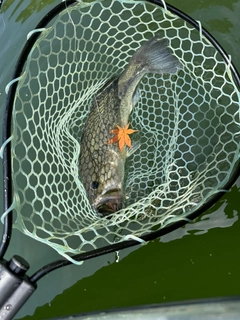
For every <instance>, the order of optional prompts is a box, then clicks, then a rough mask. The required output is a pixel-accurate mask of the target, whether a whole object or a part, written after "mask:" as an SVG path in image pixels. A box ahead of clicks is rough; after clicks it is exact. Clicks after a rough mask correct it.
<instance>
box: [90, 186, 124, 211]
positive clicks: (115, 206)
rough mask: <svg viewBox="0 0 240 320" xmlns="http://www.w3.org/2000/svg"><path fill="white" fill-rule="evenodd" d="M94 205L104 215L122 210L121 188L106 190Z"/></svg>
mask: <svg viewBox="0 0 240 320" xmlns="http://www.w3.org/2000/svg"><path fill="white" fill-rule="evenodd" d="M94 207H95V209H96V210H97V211H98V212H99V213H100V214H101V215H102V216H103V217H105V216H108V215H109V214H112V213H115V212H116V211H118V210H121V209H122V207H123V202H122V192H121V190H120V189H116V188H115V189H110V190H108V191H107V192H104V193H103V194H102V195H101V196H100V198H99V199H97V200H96V201H95V204H94Z"/></svg>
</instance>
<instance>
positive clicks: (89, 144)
mask: <svg viewBox="0 0 240 320" xmlns="http://www.w3.org/2000/svg"><path fill="white" fill-rule="evenodd" d="M180 67H181V64H180V62H179V60H178V59H177V57H176V56H174V55H173V54H172V53H171V51H170V49H169V48H168V40H167V39H160V38H159V37H158V36H155V37H153V38H151V39H150V40H148V41H147V42H146V43H145V44H143V45H142V46H141V47H140V48H139V49H138V50H137V51H136V52H135V54H134V55H133V56H132V58H131V59H130V61H129V64H128V66H127V67H126V69H125V70H124V71H123V72H122V74H120V75H119V76H118V77H116V78H114V79H111V80H110V81H109V82H108V83H106V84H105V85H104V87H103V88H101V90H100V91H99V92H98V93H97V95H96V97H95V98H94V101H93V105H92V107H91V110H90V113H89V116H88V118H87V121H86V123H85V125H84V128H83V131H82V136H81V141H80V156H79V165H80V178H81V180H82V183H83V185H84V187H85V189H86V193H87V196H88V199H89V201H90V203H91V205H92V207H93V209H95V210H96V211H98V212H99V213H100V214H101V215H103V216H106V215H108V214H110V213H113V212H116V211H118V210H120V209H121V208H122V207H123V205H124V191H123V189H124V186H123V183H124V167H125V160H126V157H127V154H128V148H127V147H126V146H125V144H124V142H125V143H126V145H128V146H129V147H131V142H130V138H129V137H128V134H130V133H132V132H133V130H132V131H131V130H130V129H129V128H128V118H129V115H130V113H131V111H132V109H133V107H134V105H135V104H136V103H137V102H138V100H139V98H140V93H139V89H138V84H139V82H140V81H141V79H142V77H143V76H144V75H145V74H146V73H158V74H163V73H164V74H165V73H176V72H177V70H178V68H180ZM124 130H125V131H124ZM114 134H115V137H114ZM120 135H121V136H120ZM115 142H118V143H115Z"/></svg>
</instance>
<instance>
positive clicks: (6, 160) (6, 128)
mask: <svg viewBox="0 0 240 320" xmlns="http://www.w3.org/2000/svg"><path fill="white" fill-rule="evenodd" d="M146 2H149V3H152V4H154V5H158V6H160V7H162V8H166V9H167V10H169V11H170V12H171V13H173V14H175V15H177V16H179V17H180V18H182V19H183V20H185V21H187V22H188V23H190V24H191V25H192V26H193V27H194V28H195V29H196V30H198V31H200V32H202V34H203V35H204V36H205V37H206V38H207V39H208V40H209V41H210V43H211V44H212V45H213V46H214V47H215V48H216V50H217V51H218V52H219V53H220V55H221V56H222V58H223V59H224V61H225V62H226V63H227V64H228V63H229V57H228V55H227V53H226V51H225V50H224V49H223V48H222V47H221V45H220V44H219V43H218V41H217V40H216V39H215V38H214V37H213V36H212V35H211V34H210V33H209V32H208V31H207V30H206V29H205V28H203V27H201V25H200V24H199V23H198V22H197V21H196V20H194V19H193V18H191V17H190V16H188V15H187V14H185V13H184V12H182V11H180V10H179V9H177V8H175V7H174V6H172V5H170V4H167V3H163V2H162V1H161V0H146ZM77 3H79V2H78V1H74V0H66V1H64V2H61V3H60V4H59V5H57V6H56V7H54V8H53V9H52V10H51V11H50V12H49V13H48V14H47V15H45V16H44V17H43V19H42V20H41V21H40V22H39V24H38V25H37V26H36V28H35V29H40V28H44V27H45V26H46V25H47V24H48V23H49V22H50V21H51V20H52V19H53V18H55V17H56V15H58V14H59V13H60V12H61V11H63V10H64V9H66V8H67V7H69V6H71V5H74V4H77ZM40 34H41V32H37V33H34V34H33V35H32V36H31V37H30V38H29V40H27V42H26V44H25V45H24V47H23V49H22V51H21V54H20V56H19V58H18V61H17V63H16V66H15V69H14V73H13V76H12V79H16V78H18V77H19V76H20V75H21V72H22V69H23V66H24V64H25V61H26V59H27V57H28V55H29V53H30V51H31V49H32V47H33V45H34V43H35V42H36V40H37V39H38V37H39V36H40ZM230 70H231V72H232V74H233V78H234V80H235V82H236V84H237V86H238V88H240V76H239V73H238V71H237V69H236V68H235V66H234V64H233V63H231V64H230ZM17 85H18V82H14V83H13V84H12V85H11V87H10V89H9V92H8V95H7V102H6V107H5V112H4V117H3V127H2V133H3V135H2V136H3V142H5V141H6V140H7V139H9V138H10V136H11V118H12V110H13V102H14V96H15V93H16V89H17ZM239 174H240V161H238V163H237V165H236V167H235V170H234V172H233V173H232V175H231V177H230V178H229V180H228V182H227V183H226V185H225V186H224V187H223V188H222V190H224V191H219V192H218V193H216V194H215V195H214V196H212V197H211V198H210V199H209V200H208V201H206V202H205V203H204V204H203V205H202V206H201V207H200V208H198V209H197V210H196V211H194V212H193V213H191V214H189V215H188V216H187V217H186V218H187V219H186V220H181V221H177V222H174V223H172V224H171V225H168V226H166V227H164V228H162V229H160V230H158V231H154V232H151V233H149V234H147V235H144V236H142V237H141V239H142V240H144V241H150V240H153V239H155V238H158V237H160V236H163V235H165V234H168V233H169V232H171V231H174V230H176V229H178V228H180V227H182V226H184V225H185V224H186V223H187V222H188V221H187V220H193V219H195V218H196V217H198V216H199V215H201V214H202V213H203V212H205V211H206V210H207V209H209V208H210V207H211V206H212V205H213V204H215V203H216V202H217V201H218V200H219V199H220V198H221V197H222V196H223V195H224V194H225V193H226V191H227V190H229V189H230V188H231V186H232V185H233V184H234V182H235V181H236V179H237V178H238V176H239ZM11 177H12V172H11V142H9V143H7V145H6V147H5V148H4V151H3V190H4V195H3V199H4V211H7V210H8V209H9V207H10V206H11V204H12V181H11ZM12 221H13V217H12V212H9V213H8V215H7V216H6V217H5V219H4V230H3V236H2V241H1V243H0V258H2V257H3V256H4V254H5V252H6V250H7V247H8V245H9V242H10V239H11V233H12ZM138 244H139V242H138V241H134V240H130V241H123V242H121V243H116V244H114V245H109V246H106V247H103V248H100V249H96V250H92V251H90V252H86V253H81V254H78V255H74V256H72V258H73V259H75V260H76V261H84V260H88V259H91V258H94V257H98V256H100V255H104V254H107V253H111V252H114V251H119V250H121V249H125V248H129V247H132V246H134V245H138ZM69 264H72V262H71V261H69V260H64V259H63V260H59V261H56V262H53V263H51V264H49V265H47V266H44V267H43V268H41V269H40V270H39V271H37V272H36V273H35V274H34V275H33V276H32V277H31V281H32V282H36V281H38V280H39V279H40V278H42V277H43V276H44V275H45V274H47V273H49V272H51V271H53V270H55V269H57V268H60V267H63V266H66V265H69Z"/></svg>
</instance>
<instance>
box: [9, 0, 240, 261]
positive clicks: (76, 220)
mask: <svg viewBox="0 0 240 320" xmlns="http://www.w3.org/2000/svg"><path fill="white" fill-rule="evenodd" d="M199 27H200V31H197V30H196V29H195V28H194V27H193V26H191V25H190V24H189V23H188V22H186V21H185V20H183V19H181V18H179V17H178V16H176V15H174V14H172V13H170V12H169V11H168V10H166V8H161V7H160V6H157V5H154V4H151V3H149V2H146V1H129V0H121V1H109V0H107V1H93V2H82V1H79V3H77V4H74V5H73V6H70V7H68V8H66V9H65V10H63V11H62V12H61V13H60V14H59V15H58V16H57V17H56V18H54V19H53V20H52V21H51V23H49V24H48V25H47V26H46V28H45V29H44V30H43V31H41V35H40V37H39V38H38V40H37V41H36V42H35V44H34V46H33V48H32V50H31V52H30V54H29V55H28V57H27V60H26V63H25V66H24V68H23V73H22V75H21V78H20V80H19V82H18V86H17V91H16V95H15V100H14V106H13V112H12V140H11V146H12V147H11V148H12V180H13V209H14V212H15V213H16V220H15V223H14V227H15V228H17V229H19V230H20V231H21V232H23V233H24V234H27V235H28V236H30V237H32V238H34V239H36V240H38V241H41V242H43V243H46V244H48V245H50V246H51V247H52V248H54V249H55V250H57V251H58V252H59V253H60V254H61V255H63V256H64V257H66V258H68V259H70V260H72V258H71V256H72V255H73V254H76V253H80V252H84V251H90V250H93V249H96V248H101V247H104V246H108V245H110V244H113V243H117V242H121V241H123V240H126V239H129V238H130V239H131V238H134V236H135V237H141V236H143V235H145V234H148V233H151V232H152V231H156V230H159V229H161V228H163V227H165V226H167V225H169V224H171V223H173V222H176V221H179V220H181V219H186V218H187V216H188V215H189V214H191V213H192V212H194V211H195V210H198V209H199V208H201V206H202V205H204V204H205V203H206V202H207V201H209V200H210V199H211V198H212V197H213V196H214V195H215V194H216V193H218V192H219V191H222V190H223V189H224V186H225V185H226V183H227V182H228V180H229V179H230V177H231V175H232V173H233V171H234V168H235V166H236V162H237V160H238V159H239V110H240V108H239V106H240V105H239V91H238V89H237V85H236V84H235V82H234V80H233V76H232V73H231V70H230V66H231V59H230V58H229V62H228V63H226V62H225V61H224V59H223V58H222V56H221V55H220V53H219V52H218V51H217V50H216V49H215V47H214V46H213V45H212V44H211V43H210V42H209V41H208V40H207V39H206V38H205V37H204V35H203V34H202V32H201V25H200V24H199ZM156 34H159V35H160V36H161V37H162V38H167V39H168V40H169V47H170V48H171V50H172V52H173V53H174V54H175V55H176V56H177V57H178V59H179V61H180V62H181V64H182V69H181V70H180V71H179V72H178V73H177V74H175V75H156V74H148V75H147V76H145V77H144V78H143V80H142V81H141V83H140V86H139V88H140V91H141V98H140V101H139V102H138V104H137V105H136V106H135V108H134V109H133V111H132V113H131V116H130V123H131V127H132V128H134V129H136V130H138V132H137V133H135V135H134V141H135V142H136V143H137V144H138V146H139V148H138V149H137V150H136V151H135V152H134V153H133V154H132V155H131V157H129V158H128V159H127V162H126V173H125V179H126V190H125V197H126V207H125V208H124V209H122V210H120V211H119V212H117V213H115V214H113V215H112V216H111V217H110V218H103V217H100V215H99V214H98V213H96V212H94V210H93V209H92V207H91V205H90V203H89V201H88V199H87V196H86V192H85V189H84V187H83V184H82V182H81V170H80V168H79V163H78V158H79V153H80V145H79V141H80V137H81V130H82V128H83V126H84V123H85V122H86V119H87V117H88V113H89V110H90V107H91V103H92V101H93V99H94V97H95V96H96V93H97V92H98V91H99V89H100V88H101V87H102V86H103V85H104V83H106V81H107V80H109V79H110V78H112V77H113V76H116V75H119V74H120V73H121V72H122V71H123V70H124V68H125V67H126V65H127V63H128V61H129V59H130V58H131V56H132V55H133V54H134V52H135V51H136V50H137V48H139V47H140V46H141V45H142V44H143V43H145V42H146V41H147V40H148V39H149V38H151V37H153V36H155V35H156ZM73 262H76V261H74V260H73ZM76 263H77V262H76Z"/></svg>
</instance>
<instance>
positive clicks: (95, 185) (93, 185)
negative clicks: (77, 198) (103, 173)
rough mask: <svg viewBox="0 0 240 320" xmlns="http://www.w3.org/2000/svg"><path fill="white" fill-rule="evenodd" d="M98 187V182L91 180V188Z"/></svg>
mask: <svg viewBox="0 0 240 320" xmlns="http://www.w3.org/2000/svg"><path fill="white" fill-rule="evenodd" d="M98 187H99V182H98V181H93V182H92V188H93V189H97V188H98Z"/></svg>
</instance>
